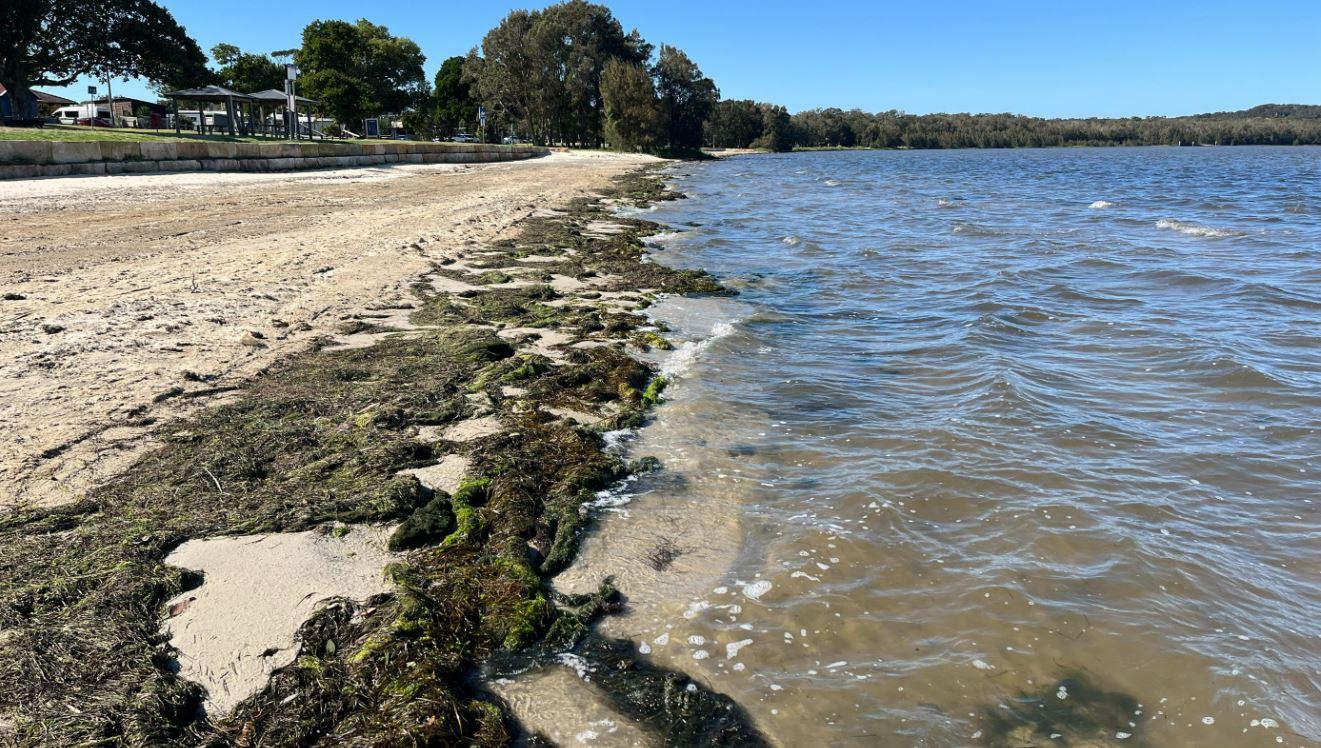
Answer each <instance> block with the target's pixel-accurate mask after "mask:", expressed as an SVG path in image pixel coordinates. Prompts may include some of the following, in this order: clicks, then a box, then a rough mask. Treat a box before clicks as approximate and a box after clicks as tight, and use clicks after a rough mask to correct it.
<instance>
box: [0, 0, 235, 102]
mask: <svg viewBox="0 0 1321 748" xmlns="http://www.w3.org/2000/svg"><path fill="white" fill-rule="evenodd" d="M86 75H97V76H101V77H104V76H111V77H120V78H134V77H142V78H147V79H148V80H150V81H153V82H156V83H165V82H169V83H185V84H186V83H196V82H203V81H205V80H207V79H208V78H209V72H208V71H207V69H206V57H205V55H203V54H202V50H201V49H200V48H199V47H198V46H197V42H196V41H194V40H193V39H192V38H191V37H189V36H188V32H186V31H185V30H184V28H183V27H182V26H180V25H179V23H178V22H177V21H176V20H175V19H174V16H172V15H170V12H169V11H167V10H165V9H164V8H162V7H161V6H159V5H157V4H156V3H154V2H150V0H7V2H6V5H5V10H4V11H3V12H0V84H3V85H4V87H5V89H6V90H7V91H9V96H10V97H11V98H12V100H13V105H14V112H15V114H16V116H19V117H35V116H36V114H37V102H36V99H35V97H33V95H32V87H33V86H67V85H69V84H71V83H73V82H74V81H76V80H77V79H78V78H80V77H83V76H86Z"/></svg>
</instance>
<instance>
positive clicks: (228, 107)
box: [225, 96, 234, 135]
mask: <svg viewBox="0 0 1321 748" xmlns="http://www.w3.org/2000/svg"><path fill="white" fill-rule="evenodd" d="M225 114H226V119H228V120H229V134H230V135H233V134H234V97H233V96H226V97H225Z"/></svg>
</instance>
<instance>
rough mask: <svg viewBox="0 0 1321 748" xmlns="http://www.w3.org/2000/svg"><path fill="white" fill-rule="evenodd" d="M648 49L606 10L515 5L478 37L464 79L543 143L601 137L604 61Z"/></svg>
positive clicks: (572, 2) (638, 57)
mask: <svg viewBox="0 0 1321 748" xmlns="http://www.w3.org/2000/svg"><path fill="white" fill-rule="evenodd" d="M651 50H652V47H651V45H650V44H647V43H646V41H644V40H643V39H642V37H641V36H640V35H639V34H638V33H637V32H636V31H633V32H631V33H625V32H624V29H623V27H622V26H621V25H620V23H619V21H618V20H616V19H615V17H614V15H613V14H612V13H611V12H610V9H609V8H607V7H605V6H604V5H597V4H594V3H588V2H585V1H584V0H569V2H562V3H557V4H555V5H552V6H550V7H548V8H545V9H544V10H539V11H514V12H513V13H510V14H509V15H507V16H505V18H504V19H503V20H502V21H501V22H500V25H499V26H496V27H495V28H494V29H491V30H490V31H489V32H488V33H487V34H486V36H485V37H484V38H483V39H482V44H481V48H480V50H477V49H474V50H473V51H472V53H470V54H469V56H468V61H467V63H466V64H465V68H464V70H465V78H466V79H467V80H469V81H470V82H471V83H472V85H473V91H474V93H475V94H476V96H477V98H478V99H480V100H481V101H484V102H486V104H487V106H488V108H489V109H491V110H492V112H493V113H494V114H498V115H500V116H502V117H504V118H506V119H508V120H509V121H510V122H511V123H513V124H514V125H515V126H516V127H517V128H518V129H519V130H520V131H521V132H522V133H524V134H527V135H531V136H532V137H534V138H536V139H537V140H538V141H540V142H547V141H559V142H566V143H578V144H582V145H598V144H599V143H600V142H601V127H602V120H601V115H602V111H601V74H602V70H603V69H604V67H605V64H606V62H607V61H608V60H611V59H617V60H620V61H623V62H628V63H643V62H645V61H646V60H647V58H648V57H649V56H650V55H651Z"/></svg>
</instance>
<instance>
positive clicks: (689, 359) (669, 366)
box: [660, 322, 734, 378]
mask: <svg viewBox="0 0 1321 748" xmlns="http://www.w3.org/2000/svg"><path fill="white" fill-rule="evenodd" d="M733 332H734V326H733V325H731V324H730V323H728V322H717V323H716V324H715V326H714V327H712V328H711V337H709V338H706V339H705V340H698V341H692V340H689V341H687V342H685V343H684V344H683V345H681V346H679V347H678V348H676V349H675V350H674V352H673V353H671V354H670V355H669V356H667V357H666V358H665V361H664V362H662V363H661V367H660V369H661V374H662V375H663V376H665V377H669V378H673V377H677V376H681V375H682V374H683V373H684V372H686V371H688V369H690V368H692V365H693V364H694V363H696V362H697V359H698V357H699V356H701V355H702V351H705V350H706V349H707V348H709V347H710V346H711V344H712V343H714V342H715V341H717V340H719V339H721V338H723V337H725V336H727V335H731V334H733Z"/></svg>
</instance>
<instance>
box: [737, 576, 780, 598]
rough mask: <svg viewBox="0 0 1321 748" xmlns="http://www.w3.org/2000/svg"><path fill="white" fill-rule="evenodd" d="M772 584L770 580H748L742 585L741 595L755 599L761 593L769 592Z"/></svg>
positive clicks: (759, 596)
mask: <svg viewBox="0 0 1321 748" xmlns="http://www.w3.org/2000/svg"><path fill="white" fill-rule="evenodd" d="M772 586H773V585H772V584H771V583H770V582H768V581H766V580H764V579H761V580H758V581H756V582H750V583H748V584H747V585H745V586H744V587H743V595H744V596H745V597H747V598H749V599H751V600H757V599H760V598H761V596H762V595H764V594H766V593H767V592H770V591H771V587H772Z"/></svg>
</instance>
